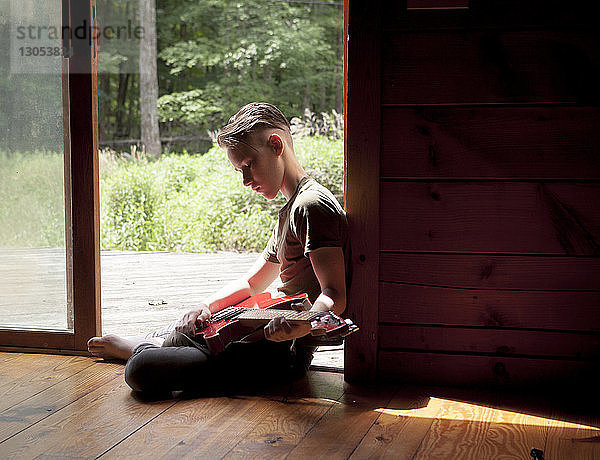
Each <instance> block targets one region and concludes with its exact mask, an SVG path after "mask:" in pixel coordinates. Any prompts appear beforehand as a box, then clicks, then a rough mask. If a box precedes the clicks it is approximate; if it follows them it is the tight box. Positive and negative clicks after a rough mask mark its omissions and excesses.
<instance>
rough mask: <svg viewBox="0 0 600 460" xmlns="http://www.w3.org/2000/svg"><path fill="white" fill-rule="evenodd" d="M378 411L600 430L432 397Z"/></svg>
mask: <svg viewBox="0 0 600 460" xmlns="http://www.w3.org/2000/svg"><path fill="white" fill-rule="evenodd" d="M375 411H376V412H380V413H382V414H386V415H391V416H395V417H421V418H436V419H445V420H468V421H484V420H485V421H488V422H493V423H510V424H513V425H533V426H547V427H561V428H573V429H586V430H596V431H600V428H597V427H594V426H587V425H580V424H577V423H570V422H565V421H562V420H553V419H549V418H545V417H538V416H535V415H529V414H523V413H520V412H513V411H507V410H501V409H494V408H491V407H487V406H480V405H476V404H469V403H465V402H458V401H452V400H448V399H441V398H430V400H429V403H428V404H427V406H426V407H421V408H418V409H387V408H379V409H375Z"/></svg>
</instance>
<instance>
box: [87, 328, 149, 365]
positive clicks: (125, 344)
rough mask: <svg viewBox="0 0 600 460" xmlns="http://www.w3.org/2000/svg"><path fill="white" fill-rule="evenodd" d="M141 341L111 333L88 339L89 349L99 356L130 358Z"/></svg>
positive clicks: (105, 357)
mask: <svg viewBox="0 0 600 460" xmlns="http://www.w3.org/2000/svg"><path fill="white" fill-rule="evenodd" d="M139 343H140V342H137V341H134V340H129V339H125V338H123V337H119V336H117V335H113V334H109V335H104V336H102V337H92V338H91V339H90V340H88V343H87V345H88V351H89V352H90V353H91V354H93V355H94V356H97V357H99V358H104V359H111V358H112V359H114V358H116V359H122V360H125V361H126V360H128V359H129V358H130V357H131V355H132V353H133V349H134V348H135V347H136V346H137V345H138V344H139Z"/></svg>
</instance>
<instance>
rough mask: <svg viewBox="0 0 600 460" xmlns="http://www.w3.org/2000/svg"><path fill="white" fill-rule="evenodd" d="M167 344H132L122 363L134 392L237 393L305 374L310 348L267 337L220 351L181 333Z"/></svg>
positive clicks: (236, 344)
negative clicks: (266, 338) (132, 350)
mask: <svg viewBox="0 0 600 460" xmlns="http://www.w3.org/2000/svg"><path fill="white" fill-rule="evenodd" d="M174 335H176V333H174ZM181 339H183V340H181ZM186 342H187V343H186ZM165 344H166V345H167V346H165V345H163V346H162V347H158V346H156V345H154V344H150V343H143V344H141V345H138V346H137V347H136V348H135V350H134V352H133V355H132V356H131V358H129V360H128V361H127V365H126V366H125V381H126V382H127V384H128V385H129V386H130V387H131V388H132V389H133V390H135V391H139V392H143V393H147V394H162V393H167V392H170V391H179V390H182V391H185V392H190V393H198V392H214V391H222V390H223V391H232V390H233V391H238V389H242V390H243V389H244V387H245V386H248V387H251V386H253V385H256V384H261V383H267V382H272V383H276V382H281V381H286V380H292V379H295V378H299V377H301V376H302V375H304V374H305V373H306V371H307V370H308V367H309V366H310V361H311V359H312V352H313V351H314V349H312V348H310V347H303V346H300V345H299V346H295V347H293V349H291V342H278V343H277V342H270V341H268V340H265V339H262V340H260V341H257V342H254V343H236V342H234V343H231V344H229V345H228V346H227V348H226V349H225V351H223V352H221V353H219V354H218V355H211V353H210V352H209V350H208V347H207V346H206V345H205V344H204V343H202V342H200V343H197V342H192V341H190V339H189V338H187V337H185V336H183V337H179V338H178V337H175V338H174V339H173V337H169V338H167V340H165ZM173 345H175V346H173Z"/></svg>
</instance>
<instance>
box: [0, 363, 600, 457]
mask: <svg viewBox="0 0 600 460" xmlns="http://www.w3.org/2000/svg"><path fill="white" fill-rule="evenodd" d="M0 363H2V364H3V366H1V367H0V369H1V372H2V373H1V375H2V378H3V380H2V382H3V383H2V384H1V385H0V404H1V405H2V406H1V408H0V458H2V459H4V458H7V459H8V458H19V459H30V458H86V459H87V458H102V459H113V458H114V459H116V458H119V459H121V458H136V459H137V458H152V459H158V458H168V459H179V458H194V459H197V458H200V459H202V458H206V459H222V458H227V459H242V458H243V459H248V458H260V459H271V458H278V459H284V458H285V459H306V458H313V457H314V458H328V459H329V458H332V459H347V458H352V459H355V460H356V459H366V458H369V459H371V458H386V459H387V458H389V459H443V460H447V459H461V460H462V459H480V458H486V459H487V458H490V459H513V458H514V459H525V458H530V457H529V452H530V450H531V448H532V447H536V448H539V449H541V450H543V451H544V452H545V453H546V457H545V458H546V459H548V460H557V459H559V460H560V459H564V460H579V459H597V458H600V415H599V414H600V411H599V410H598V403H597V402H596V401H595V399H594V395H589V396H590V398H589V399H586V397H587V395H585V394H581V395H575V394H572V395H571V396H573V397H574V399H573V400H570V399H569V398H563V399H561V400H559V399H558V398H554V397H550V396H544V395H538V394H537V393H534V394H526V393H518V392H515V391H514V390H513V392H512V393H507V392H505V391H502V390H495V391H484V390H480V391H475V390H473V389H469V390H458V389H452V388H443V387H441V388H440V387H437V388H433V387H419V386H411V387H408V386H402V385H396V384H385V385H384V384H378V385H376V386H371V387H365V386H356V385H349V384H347V383H345V382H344V381H343V375H342V374H339V373H332V372H319V371H311V372H309V374H308V375H307V376H306V377H305V378H304V379H301V380H298V381H296V382H293V383H292V384H289V383H285V384H278V385H271V386H269V387H268V388H259V389H256V388H254V389H248V391H243V390H240V391H239V392H238V393H236V394H231V393H229V394H223V395H219V394H212V395H208V396H206V397H197V398H195V399H183V398H177V397H174V398H170V399H165V400H160V401H148V400H144V399H142V398H140V397H139V396H137V395H136V394H135V393H133V392H132V391H131V390H130V389H129V388H128V387H127V385H126V384H125V382H124V379H123V370H124V366H123V365H122V364H117V363H106V362H102V361H96V360H94V359H92V358H87V357H68V356H55V355H34V354H30V355H26V354H20V353H0ZM563 396H564V395H563ZM575 397H576V398H575Z"/></svg>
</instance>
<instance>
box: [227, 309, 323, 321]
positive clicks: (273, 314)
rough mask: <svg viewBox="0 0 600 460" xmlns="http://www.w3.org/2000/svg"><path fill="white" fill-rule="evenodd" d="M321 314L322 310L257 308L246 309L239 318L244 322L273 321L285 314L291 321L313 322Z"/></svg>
mask: <svg viewBox="0 0 600 460" xmlns="http://www.w3.org/2000/svg"><path fill="white" fill-rule="evenodd" d="M320 314H321V312H314V311H295V310H274V309H266V310H262V309H257V310H246V311H245V312H243V313H242V314H241V315H240V316H238V317H237V320H238V321H241V322H243V323H259V322H260V323H263V322H268V321H271V320H272V319H273V318H279V317H281V316H283V317H284V318H285V319H286V320H287V321H289V322H291V323H306V322H311V321H312V320H313V319H315V318H317V317H318V316H319V315H320Z"/></svg>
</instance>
